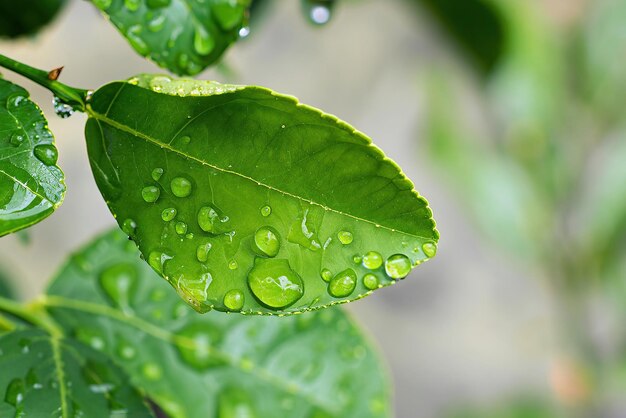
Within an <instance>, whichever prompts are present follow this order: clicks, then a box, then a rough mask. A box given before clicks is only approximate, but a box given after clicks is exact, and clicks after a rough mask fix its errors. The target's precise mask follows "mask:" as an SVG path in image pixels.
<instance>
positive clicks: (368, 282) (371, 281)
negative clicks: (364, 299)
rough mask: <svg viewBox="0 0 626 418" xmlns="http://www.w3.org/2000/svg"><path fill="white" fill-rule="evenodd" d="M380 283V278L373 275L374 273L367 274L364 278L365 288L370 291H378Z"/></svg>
mask: <svg viewBox="0 0 626 418" xmlns="http://www.w3.org/2000/svg"><path fill="white" fill-rule="evenodd" d="M378 285H379V281H378V277H376V276H375V275H373V274H372V273H367V274H366V275H365V276H363V286H365V287H366V288H367V289H369V290H374V289H378Z"/></svg>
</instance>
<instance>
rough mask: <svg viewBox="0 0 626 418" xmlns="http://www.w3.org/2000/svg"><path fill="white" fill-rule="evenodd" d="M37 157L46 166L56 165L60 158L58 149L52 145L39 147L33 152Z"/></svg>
mask: <svg viewBox="0 0 626 418" xmlns="http://www.w3.org/2000/svg"><path fill="white" fill-rule="evenodd" d="M33 153H34V154H35V157H37V159H38V160H39V161H41V162H42V163H44V164H45V165H48V166H50V165H55V164H56V163H57V159H58V158H59V153H58V151H57V149H56V148H55V147H54V145H52V144H42V145H37V146H36V147H35V149H34V150H33Z"/></svg>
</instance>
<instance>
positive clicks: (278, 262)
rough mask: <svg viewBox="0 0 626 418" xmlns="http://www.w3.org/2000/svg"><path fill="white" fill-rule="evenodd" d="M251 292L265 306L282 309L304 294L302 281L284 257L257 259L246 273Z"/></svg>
mask: <svg viewBox="0 0 626 418" xmlns="http://www.w3.org/2000/svg"><path fill="white" fill-rule="evenodd" d="M248 286H249V287H250V290H251V291H252V294H253V295H254V296H255V297H256V298H257V299H258V300H259V302H261V303H262V304H264V305H265V306H267V307H269V308H273V309H282V308H286V307H288V306H290V305H292V304H294V303H295V302H296V301H297V300H298V299H300V298H301V297H302V295H303V294H304V283H303V282H302V279H301V278H300V276H299V275H298V274H297V273H296V272H295V271H293V270H292V269H291V267H290V266H289V262H288V261H287V260H284V259H273V258H270V259H258V260H257V261H256V263H255V265H254V267H253V268H252V270H250V272H249V273H248Z"/></svg>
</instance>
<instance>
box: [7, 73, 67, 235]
mask: <svg viewBox="0 0 626 418" xmlns="http://www.w3.org/2000/svg"><path fill="white" fill-rule="evenodd" d="M57 155H58V154H57V149H56V148H55V146H54V137H53V136H52V133H51V132H50V130H49V129H48V123H47V121H46V119H45V118H44V116H43V114H42V113H41V110H40V109H39V107H37V105H36V104H35V103H33V102H32V101H30V100H29V99H28V92H27V91H26V90H24V89H23V88H21V87H19V86H17V85H15V84H13V83H11V82H9V81H6V80H2V79H0V236H2V235H6V234H8V233H11V232H15V231H17V230H19V229H22V228H26V227H28V226H30V225H32V224H35V223H37V222H39V221H41V220H42V219H44V218H45V217H47V216H49V215H50V214H51V213H52V212H54V210H55V209H56V208H57V207H59V206H60V205H61V202H62V201H63V196H64V195H65V183H64V180H63V172H62V171H61V170H60V169H59V167H58V166H56V162H57Z"/></svg>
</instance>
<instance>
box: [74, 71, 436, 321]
mask: <svg viewBox="0 0 626 418" xmlns="http://www.w3.org/2000/svg"><path fill="white" fill-rule="evenodd" d="M174 93H178V94H181V95H180V96H177V95H174ZM86 137H87V148H88V152H89V156H90V162H91V167H92V170H93V172H94V175H95V178H96V182H97V184H98V187H99V188H100V191H101V192H102V194H103V196H104V198H105V200H106V201H107V203H108V205H109V208H110V209H111V211H112V213H113V215H114V216H115V217H116V218H117V221H118V222H119V224H120V226H121V227H122V229H123V230H124V231H125V232H126V233H127V234H129V235H130V236H131V238H132V239H134V240H135V242H136V243H137V244H138V246H139V248H140V250H141V252H142V253H143V255H144V257H145V258H146V260H148V262H149V263H150V265H151V266H152V267H153V268H154V269H155V270H156V271H157V272H159V273H160V274H161V275H162V276H163V277H165V278H166V279H167V280H168V281H169V282H170V284H172V286H174V288H176V289H177V291H178V292H179V293H180V295H181V296H182V297H183V298H184V299H185V300H187V301H188V302H189V303H190V304H191V305H192V306H194V308H195V309H197V310H198V311H206V310H208V309H211V308H215V309H218V310H221V311H226V310H230V311H241V312H243V313H266V314H272V313H293V312H301V311H307V310H312V309H318V308H321V307H326V306H328V305H331V304H335V303H340V302H346V301H350V300H354V299H359V298H361V297H363V296H366V295H368V294H370V293H371V291H372V290H371V289H376V288H378V287H384V286H389V285H391V284H394V283H395V282H396V279H400V278H404V277H405V276H406V275H407V274H408V273H409V271H410V269H411V267H412V266H415V265H417V264H419V263H421V262H423V261H424V260H426V259H428V258H429V257H432V256H433V255H434V254H435V252H436V241H437V239H438V237H439V234H438V232H437V231H436V229H435V224H434V221H433V219H432V217H431V215H432V213H431V211H430V209H429V208H428V206H427V202H426V200H425V199H423V198H422V197H420V196H419V195H418V194H417V192H416V191H415V190H414V189H413V184H412V183H411V181H410V180H409V179H407V178H406V177H405V176H404V175H403V174H402V172H401V171H400V169H399V167H398V166H396V165H395V164H394V163H393V162H392V161H390V160H389V159H387V158H386V157H385V155H384V154H383V153H382V151H380V149H378V148H376V147H375V146H373V145H372V144H371V141H370V139H369V138H367V137H366V136H364V135H363V134H361V133H359V132H357V131H355V130H354V128H352V127H350V126H349V125H347V124H345V123H344V122H341V121H339V120H337V119H336V118H335V117H333V116H330V115H326V114H324V113H322V112H320V111H319V110H316V109H313V108H310V107H308V106H305V105H301V104H299V103H298V102H297V101H296V100H295V99H294V98H292V97H288V96H282V95H279V94H276V93H274V92H272V91H270V90H267V89H264V88H260V87H243V86H230V85H221V84H218V83H213V82H202V81H196V80H171V79H170V78H167V77H162V76H161V77H159V76H155V77H153V76H142V77H140V78H135V79H134V80H131V82H116V83H112V84H109V85H107V86H105V87H102V88H101V89H100V90H98V91H96V93H94V95H93V99H92V102H91V107H90V109H89V120H88V122H87V127H86ZM327 281H330V283H327Z"/></svg>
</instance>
